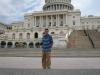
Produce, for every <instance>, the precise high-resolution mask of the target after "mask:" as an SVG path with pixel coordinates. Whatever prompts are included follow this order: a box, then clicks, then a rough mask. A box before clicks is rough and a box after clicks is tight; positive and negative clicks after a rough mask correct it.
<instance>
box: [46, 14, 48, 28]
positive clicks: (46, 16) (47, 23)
mask: <svg viewBox="0 0 100 75" xmlns="http://www.w3.org/2000/svg"><path fill="white" fill-rule="evenodd" d="M46 27H48V19H47V15H46Z"/></svg>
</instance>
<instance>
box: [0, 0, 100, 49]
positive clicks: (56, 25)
mask: <svg viewBox="0 0 100 75" xmlns="http://www.w3.org/2000/svg"><path fill="white" fill-rule="evenodd" d="M45 28H48V29H49V31H50V34H51V35H52V36H53V39H54V47H66V46H67V42H68V36H69V35H70V34H71V32H73V30H98V31H100V17H99V16H92V15H89V16H84V17H81V11H80V10H79V9H74V6H73V5H72V4H71V0H45V5H44V6H43V11H34V12H33V13H28V14H25V15H24V21H23V22H13V23H12V24H11V28H7V29H4V31H5V33H4V34H2V35H0V43H2V44H3V45H4V46H3V47H5V48H7V47H11V48H15V47H16V45H17V44H18V43H19V42H20V43H23V44H24V47H25V48H37V47H39V46H38V45H39V44H40V42H41V38H42V33H43V31H44V29H45Z"/></svg>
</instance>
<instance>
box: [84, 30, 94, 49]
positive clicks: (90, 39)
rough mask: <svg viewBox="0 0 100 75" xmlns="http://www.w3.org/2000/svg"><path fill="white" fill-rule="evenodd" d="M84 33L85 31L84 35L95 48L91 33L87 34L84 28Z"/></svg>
mask: <svg viewBox="0 0 100 75" xmlns="http://www.w3.org/2000/svg"><path fill="white" fill-rule="evenodd" d="M84 33H85V35H86V36H88V38H89V41H90V42H91V44H92V46H93V48H95V45H94V43H93V40H92V38H91V35H90V34H89V32H88V31H86V30H84Z"/></svg>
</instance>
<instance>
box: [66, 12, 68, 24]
mask: <svg viewBox="0 0 100 75" xmlns="http://www.w3.org/2000/svg"><path fill="white" fill-rule="evenodd" d="M66 25H68V16H67V14H66Z"/></svg>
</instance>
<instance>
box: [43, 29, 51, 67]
mask: <svg viewBox="0 0 100 75" xmlns="http://www.w3.org/2000/svg"><path fill="white" fill-rule="evenodd" d="M48 33H49V30H48V29H45V31H44V33H43V38H42V49H43V50H42V66H43V69H50V68H51V67H50V66H51V48H52V46H53V39H52V36H51V35H49V34H48Z"/></svg>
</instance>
